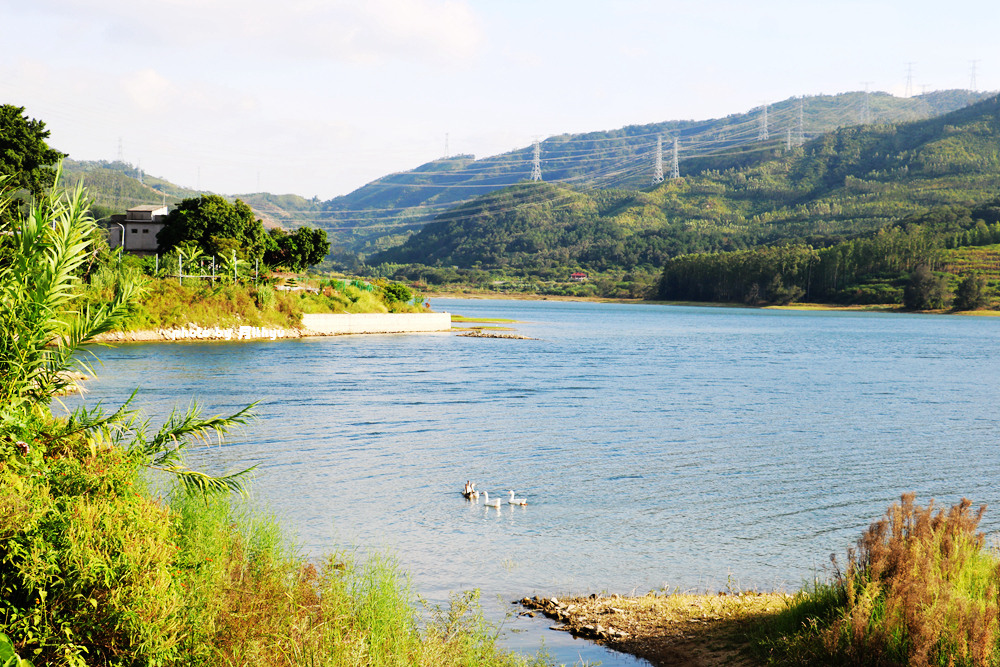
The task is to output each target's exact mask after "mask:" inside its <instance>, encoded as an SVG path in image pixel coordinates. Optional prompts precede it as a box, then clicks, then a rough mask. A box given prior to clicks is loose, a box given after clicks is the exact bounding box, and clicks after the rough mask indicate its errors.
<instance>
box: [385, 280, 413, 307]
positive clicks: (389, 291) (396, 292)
mask: <svg viewBox="0 0 1000 667" xmlns="http://www.w3.org/2000/svg"><path fill="white" fill-rule="evenodd" d="M382 291H383V292H385V299H386V301H388V302H389V303H393V302H395V301H400V302H402V303H406V302H407V301H409V300H410V299H412V298H413V292H412V291H411V290H410V288H409V287H407V286H406V285H404V284H402V283H389V284H388V285H386V286H385V287H383V288H382Z"/></svg>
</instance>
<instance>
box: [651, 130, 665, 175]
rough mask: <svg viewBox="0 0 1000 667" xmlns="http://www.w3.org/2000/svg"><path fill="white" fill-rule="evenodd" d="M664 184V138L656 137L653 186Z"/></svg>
mask: <svg viewBox="0 0 1000 667" xmlns="http://www.w3.org/2000/svg"><path fill="white" fill-rule="evenodd" d="M662 182H663V137H662V136H658V137H656V157H655V158H654V159H653V185H656V184H657V183H662Z"/></svg>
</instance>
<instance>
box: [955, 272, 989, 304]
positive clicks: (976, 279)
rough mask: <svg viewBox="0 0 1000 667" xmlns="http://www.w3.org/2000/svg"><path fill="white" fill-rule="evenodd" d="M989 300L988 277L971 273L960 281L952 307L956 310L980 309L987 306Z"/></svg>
mask: <svg viewBox="0 0 1000 667" xmlns="http://www.w3.org/2000/svg"><path fill="white" fill-rule="evenodd" d="M989 300H990V299H989V296H988V295H987V294H986V279H985V278H983V277H982V276H981V275H979V274H978V273H970V274H968V275H967V276H965V277H964V278H962V281H961V282H960V283H958V288H957V289H956V290H955V302H954V303H953V304H952V307H953V308H954V309H955V310H979V309H980V308H983V307H985V306H986V304H987V303H989Z"/></svg>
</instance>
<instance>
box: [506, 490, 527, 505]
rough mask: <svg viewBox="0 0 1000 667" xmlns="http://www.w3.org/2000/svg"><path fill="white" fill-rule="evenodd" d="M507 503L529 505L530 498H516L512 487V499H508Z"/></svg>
mask: <svg viewBox="0 0 1000 667" xmlns="http://www.w3.org/2000/svg"><path fill="white" fill-rule="evenodd" d="M507 503H508V504H510V505H527V504H528V499H527V498H515V497H514V490H513V489H511V490H510V500H508V501H507Z"/></svg>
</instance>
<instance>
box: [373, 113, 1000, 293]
mask: <svg viewBox="0 0 1000 667" xmlns="http://www.w3.org/2000/svg"><path fill="white" fill-rule="evenodd" d="M747 163H748V164H745V165H744V166H741V167H738V168H727V169H725V170H717V169H708V170H706V171H703V172H702V173H699V174H696V175H692V176H687V177H681V178H677V179H668V180H667V181H666V182H664V183H662V184H661V185H658V186H656V187H652V188H650V189H648V190H645V191H640V192H634V191H625V190H622V189H617V190H596V191H595V190H581V189H575V188H570V187H568V186H564V185H555V184H549V183H526V184H522V185H519V186H516V187H513V188H510V189H508V190H505V191H501V192H496V193H492V194H490V195H485V196H482V197H480V198H478V199H476V200H475V201H473V202H470V203H468V204H466V205H463V206H461V207H458V208H456V209H454V210H452V211H449V212H446V213H444V214H442V215H440V216H439V217H438V219H437V220H436V221H435V222H433V223H431V224H428V225H427V226H425V227H424V229H423V230H422V231H421V232H419V233H417V234H416V235H414V236H413V237H411V238H410V239H409V240H408V241H407V242H406V243H405V244H403V245H402V246H400V247H398V248H394V249H391V250H387V251H384V252H381V253H378V254H376V255H374V256H373V257H372V258H370V263H371V264H376V263H380V262H386V263H393V264H423V265H430V266H442V267H451V266H456V267H459V268H465V269H469V268H477V269H484V270H491V271H508V272H519V273H527V274H532V275H538V276H542V275H553V274H554V273H559V272H562V273H563V274H566V273H567V272H568V271H569V270H576V269H583V270H588V271H597V272H599V271H607V270H634V269H636V268H637V267H638V268H643V266H645V268H646V269H647V270H650V269H654V268H656V269H658V268H659V267H661V266H663V264H664V263H665V262H667V260H669V259H671V258H673V257H677V256H679V255H683V254H687V253H697V252H714V251H732V250H740V249H747V248H752V247H755V246H758V245H764V244H774V243H777V242H789V241H799V242H802V243H803V244H807V245H812V246H814V247H823V246H830V245H833V244H836V243H838V242H840V241H842V240H844V239H845V238H847V237H855V236H859V235H863V234H865V233H869V232H873V231H875V230H878V229H880V228H883V227H885V226H887V225H890V224H893V223H895V222H898V221H900V220H904V219H907V218H913V217H915V216H920V215H922V214H926V213H927V212H929V211H931V210H932V209H934V208H935V207H941V206H957V207H967V208H969V207H974V206H977V205H980V204H982V203H983V202H987V201H989V200H992V199H993V198H995V197H996V196H997V194H998V186H1000V98H998V97H991V98H988V99H986V100H983V101H981V102H978V103H976V104H974V105H972V106H969V107H966V108H963V109H959V110H957V111H954V112H951V113H949V114H946V115H944V116H939V117H935V118H931V119H927V120H921V121H913V122H907V123H896V124H894V123H875V124H869V125H863V126H852V127H846V128H841V129H839V130H836V131H833V132H830V133H828V134H825V135H822V136H819V137H817V138H815V139H813V140H811V141H808V142H807V143H805V144H804V145H803V146H801V147H795V146H793V147H792V148H788V147H787V144H786V143H785V142H784V141H780V140H779V141H774V140H771V141H761V142H760V147H759V149H758V150H757V151H756V152H755V155H754V156H753V157H752V158H748V159H747ZM967 214H968V211H966V214H965V217H968V215H967ZM404 273H405V272H404ZM412 273H413V272H412V271H409V272H408V275H409V274H412Z"/></svg>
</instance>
